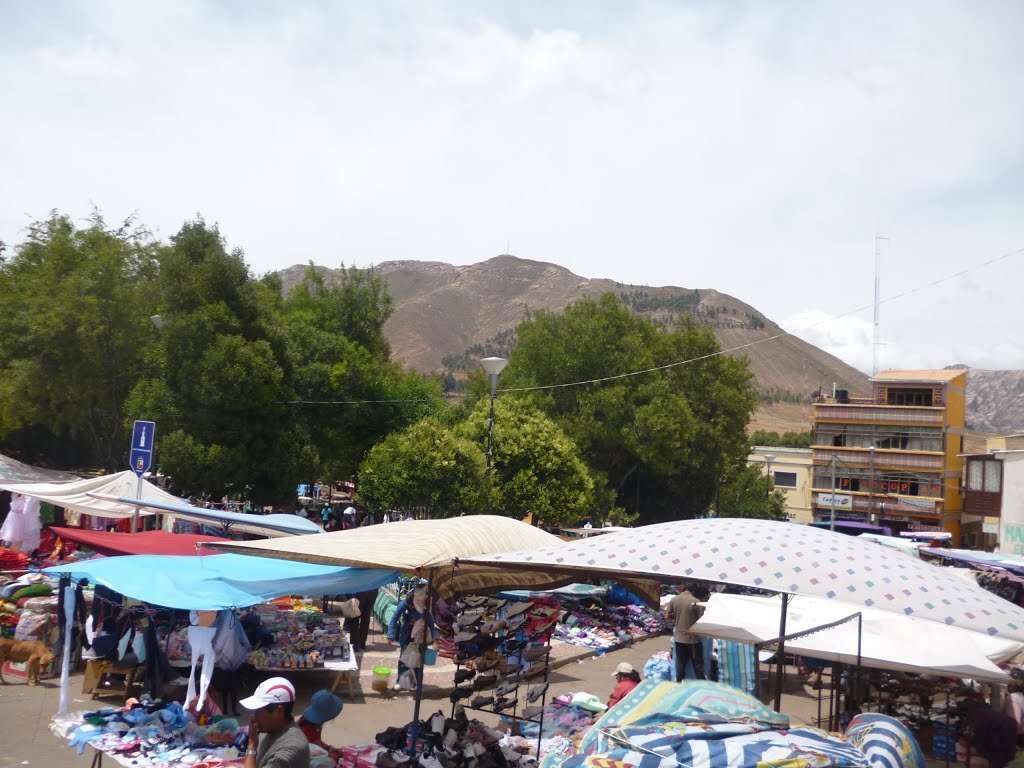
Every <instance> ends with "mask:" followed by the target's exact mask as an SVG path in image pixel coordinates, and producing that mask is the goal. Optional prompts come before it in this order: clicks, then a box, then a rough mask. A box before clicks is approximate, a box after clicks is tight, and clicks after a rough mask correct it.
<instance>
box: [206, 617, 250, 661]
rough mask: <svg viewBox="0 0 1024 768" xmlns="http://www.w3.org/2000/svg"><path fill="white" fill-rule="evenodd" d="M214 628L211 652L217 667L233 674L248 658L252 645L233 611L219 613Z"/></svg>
mask: <svg viewBox="0 0 1024 768" xmlns="http://www.w3.org/2000/svg"><path fill="white" fill-rule="evenodd" d="M214 626H215V627H216V628H217V631H216V633H215V634H214V636H213V652H214V654H215V656H216V658H217V666H218V667H220V668H221V669H224V670H227V671H228V672H233V671H234V670H236V669H238V668H239V667H240V666H242V665H243V664H244V663H245V661H246V659H248V658H249V653H250V652H251V651H252V645H251V644H250V643H249V638H248V637H247V636H246V634H245V629H244V628H243V627H242V622H241V621H240V620H239V619H238V616H236V615H235V613H234V611H220V613H219V614H218V615H217V621H216V623H215V625H214Z"/></svg>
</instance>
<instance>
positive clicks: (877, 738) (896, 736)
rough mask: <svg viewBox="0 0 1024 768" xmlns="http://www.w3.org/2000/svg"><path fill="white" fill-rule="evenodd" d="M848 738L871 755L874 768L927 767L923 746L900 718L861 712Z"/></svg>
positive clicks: (852, 721) (850, 726) (847, 735)
mask: <svg viewBox="0 0 1024 768" xmlns="http://www.w3.org/2000/svg"><path fill="white" fill-rule="evenodd" d="M846 738H847V739H849V740H850V742H851V743H852V744H853V745H854V746H856V747H857V748H858V749H860V750H861V751H862V752H864V754H865V755H867V758H868V760H869V761H870V762H871V765H872V766H874V768H925V765H926V762H925V758H924V754H923V753H922V752H921V747H920V746H918V744H917V740H916V739H915V738H914V737H913V736H912V735H911V733H910V731H908V730H907V727H906V726H905V725H903V723H901V722H900V721H899V720H896V719H895V718H892V717H888V716H887V715H878V714H870V713H869V714H861V715H857V716H856V717H854V718H853V720H851V721H850V725H849V727H848V728H847V729H846Z"/></svg>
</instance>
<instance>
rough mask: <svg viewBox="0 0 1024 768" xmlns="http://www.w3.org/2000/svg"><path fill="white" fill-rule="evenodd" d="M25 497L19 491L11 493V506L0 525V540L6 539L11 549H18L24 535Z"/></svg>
mask: <svg viewBox="0 0 1024 768" xmlns="http://www.w3.org/2000/svg"><path fill="white" fill-rule="evenodd" d="M24 513H25V497H24V496H22V495H21V494H20V493H12V494H11V508H10V511H9V512H8V513H7V519H6V520H4V524H3V526H2V527H0V541H6V542H8V543H9V544H10V545H11V549H18V550H20V549H21V547H20V546H19V545H20V544H21V540H22V539H23V538H24V536H25V514H24Z"/></svg>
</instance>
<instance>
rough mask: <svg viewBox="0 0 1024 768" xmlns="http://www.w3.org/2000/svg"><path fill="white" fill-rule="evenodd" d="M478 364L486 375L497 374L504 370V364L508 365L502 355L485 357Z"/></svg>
mask: <svg viewBox="0 0 1024 768" xmlns="http://www.w3.org/2000/svg"><path fill="white" fill-rule="evenodd" d="M480 365H482V366H483V368H484V370H485V371H487V373H488V375H490V376H497V375H498V374H499V373H501V372H502V371H503V370H505V366H506V365H508V360H506V359H505V358H504V357H485V358H483V359H482V360H481V361H480Z"/></svg>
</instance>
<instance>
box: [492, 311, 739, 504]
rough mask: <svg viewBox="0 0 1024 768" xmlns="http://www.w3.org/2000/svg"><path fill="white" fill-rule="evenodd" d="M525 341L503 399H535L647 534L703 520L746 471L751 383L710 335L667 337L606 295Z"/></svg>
mask: <svg viewBox="0 0 1024 768" xmlns="http://www.w3.org/2000/svg"><path fill="white" fill-rule="evenodd" d="M517 337H518V339H519V342H518V345H517V346H516V348H515V349H514V350H513V351H512V354H511V356H510V363H509V366H508V368H506V370H505V372H504V373H503V374H502V381H501V385H502V389H506V390H515V389H523V390H527V392H526V393H525V396H527V397H529V398H530V400H531V401H532V402H534V403H535V404H536V405H537V406H538V407H539V408H540V409H541V410H543V411H544V412H545V413H547V414H548V415H549V416H550V417H551V418H552V419H554V420H555V421H556V423H558V424H559V425H560V426H561V427H562V429H563V430H564V431H565V433H566V434H567V435H568V436H569V437H570V438H572V439H573V440H574V441H575V442H576V444H577V445H578V446H579V449H580V452H581V455H582V457H583V458H584V460H585V461H586V462H587V464H588V465H589V466H590V467H591V469H592V470H594V471H595V472H596V473H597V475H598V477H599V478H600V479H601V481H602V482H603V483H604V484H606V485H607V487H608V488H609V489H611V490H612V491H613V492H614V494H615V497H616V498H617V502H618V504H619V505H621V506H622V507H625V508H626V509H628V510H630V511H631V512H633V513H639V519H640V521H641V522H656V521H661V520H668V519H678V518H688V517H694V516H696V515H698V514H700V513H702V512H704V511H705V510H706V509H707V508H708V506H709V504H710V503H711V500H712V499H713V498H714V495H715V489H716V487H717V484H718V481H719V479H720V478H721V477H722V476H723V475H724V474H725V472H726V469H727V468H728V467H732V466H736V465H737V464H738V463H740V462H743V461H745V460H746V455H747V442H746V440H747V438H746V434H745V428H746V425H747V422H748V421H749V418H750V414H751V413H752V412H753V409H754V407H755V406H756V395H755V392H754V389H753V387H752V384H751V381H752V376H751V374H750V372H749V370H748V368H747V364H746V361H745V360H743V359H736V358H733V357H729V356H727V355H723V354H721V350H720V349H719V347H718V344H717V341H716V340H715V337H714V334H713V332H712V330H711V329H710V328H706V327H697V326H694V325H692V324H687V325H685V326H682V327H677V328H676V329H674V330H671V331H666V330H663V329H661V328H659V327H657V326H656V325H655V324H654V323H653V322H651V321H650V320H649V319H647V318H644V317H641V316H637V315H633V314H631V313H630V312H629V310H628V309H627V308H626V306H625V305H624V304H623V303H622V302H621V301H620V300H619V299H617V298H616V297H615V296H613V295H611V294H606V295H604V296H602V297H601V298H600V299H598V300H593V299H589V298H588V299H581V300H579V301H577V302H575V303H573V304H571V305H569V306H568V307H567V308H566V309H565V311H564V312H563V313H562V314H555V313H552V312H547V311H538V312H535V313H531V314H530V315H528V316H527V318H526V319H525V320H524V321H523V322H522V323H521V324H520V325H519V327H518V329H517ZM642 371H646V372H643V373H637V372H642ZM566 384H573V386H564V385H566ZM553 385H558V386H553Z"/></svg>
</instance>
